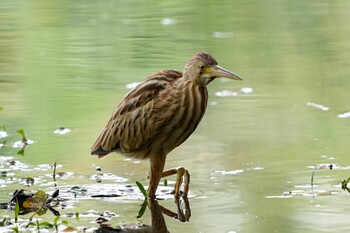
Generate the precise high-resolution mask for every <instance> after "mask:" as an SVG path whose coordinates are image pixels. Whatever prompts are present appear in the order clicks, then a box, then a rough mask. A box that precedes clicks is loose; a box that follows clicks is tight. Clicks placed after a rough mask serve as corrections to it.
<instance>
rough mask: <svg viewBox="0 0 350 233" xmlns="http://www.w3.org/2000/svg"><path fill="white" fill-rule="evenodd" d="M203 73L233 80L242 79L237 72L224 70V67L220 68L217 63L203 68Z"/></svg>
mask: <svg viewBox="0 0 350 233" xmlns="http://www.w3.org/2000/svg"><path fill="white" fill-rule="evenodd" d="M205 73H207V74H209V75H210V76H212V77H224V78H229V79H233V80H243V79H242V78H241V77H239V76H238V75H237V74H234V73H232V72H231V71H229V70H226V69H225V68H222V67H221V66H218V65H214V66H208V67H207V68H206V69H205Z"/></svg>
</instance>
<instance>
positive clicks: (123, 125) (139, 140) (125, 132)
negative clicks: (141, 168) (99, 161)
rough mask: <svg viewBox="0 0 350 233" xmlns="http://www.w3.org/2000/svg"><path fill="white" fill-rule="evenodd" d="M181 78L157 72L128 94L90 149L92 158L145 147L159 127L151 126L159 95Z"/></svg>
mask: <svg viewBox="0 0 350 233" xmlns="http://www.w3.org/2000/svg"><path fill="white" fill-rule="evenodd" d="M181 77H182V73H181V72H178V71H174V70H166V71H161V72H157V73H155V74H153V75H151V76H150V77H148V78H146V79H145V80H144V81H143V82H142V83H140V84H139V85H137V86H136V87H135V88H134V89H133V90H131V91H130V92H129V93H128V94H127V95H126V96H125V97H124V99H123V100H122V101H121V103H120V104H119V105H118V106H117V108H116V110H115V111H114V112H113V114H112V116H111V118H110V119H109V121H108V122H107V124H106V126H105V127H104V128H103V130H102V132H101V133H100V135H99V136H98V138H97V140H96V142H95V143H94V145H93V146H92V147H91V154H96V155H99V156H103V155H106V154H108V153H110V152H112V151H114V150H118V149H119V150H120V151H121V152H123V153H130V152H135V151H136V152H137V151H139V150H142V149H143V148H144V147H146V146H147V145H148V143H149V142H150V139H151V138H152V137H153V136H154V135H155V133H156V131H157V129H155V128H157V127H158V126H159V125H161V124H162V123H161V122H157V124H154V123H155V122H154V121H153V120H154V119H155V118H157V117H155V116H154V114H159V111H158V110H157V111H154V106H155V104H156V103H157V101H158V98H159V96H160V95H161V93H162V92H164V91H166V89H168V88H173V86H174V85H176V80H178V79H179V78H181ZM156 105H157V104H156ZM157 109H158V108H157ZM157 119H158V118H157ZM165 120H166V119H165Z"/></svg>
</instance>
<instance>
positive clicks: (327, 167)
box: [308, 163, 340, 170]
mask: <svg viewBox="0 0 350 233" xmlns="http://www.w3.org/2000/svg"><path fill="white" fill-rule="evenodd" d="M308 168H311V169H315V170H333V169H340V166H339V165H337V164H327V163H325V164H323V163H321V164H316V165H314V166H308Z"/></svg>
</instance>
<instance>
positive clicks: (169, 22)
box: [160, 18, 177, 26]
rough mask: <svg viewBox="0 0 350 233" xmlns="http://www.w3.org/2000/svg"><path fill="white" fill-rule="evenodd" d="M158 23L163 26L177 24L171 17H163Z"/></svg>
mask: <svg viewBox="0 0 350 233" xmlns="http://www.w3.org/2000/svg"><path fill="white" fill-rule="evenodd" d="M160 24H161V25H163V26H170V25H175V24H177V20H176V19H173V18H163V19H161V20H160Z"/></svg>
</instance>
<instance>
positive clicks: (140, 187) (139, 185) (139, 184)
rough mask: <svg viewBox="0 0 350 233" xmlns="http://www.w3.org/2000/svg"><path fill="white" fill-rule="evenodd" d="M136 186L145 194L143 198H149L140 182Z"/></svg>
mask: <svg viewBox="0 0 350 233" xmlns="http://www.w3.org/2000/svg"><path fill="white" fill-rule="evenodd" d="M136 185H137V187H139V189H140V191H141V193H142V194H143V196H144V197H145V198H147V191H146V189H145V188H144V187H143V185H142V184H141V183H140V182H138V181H136Z"/></svg>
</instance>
